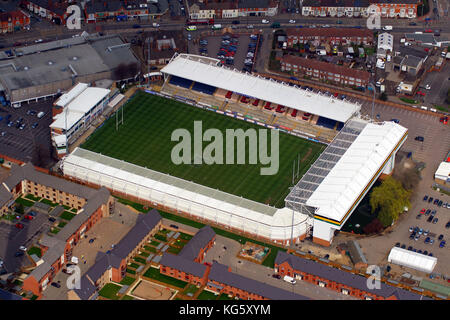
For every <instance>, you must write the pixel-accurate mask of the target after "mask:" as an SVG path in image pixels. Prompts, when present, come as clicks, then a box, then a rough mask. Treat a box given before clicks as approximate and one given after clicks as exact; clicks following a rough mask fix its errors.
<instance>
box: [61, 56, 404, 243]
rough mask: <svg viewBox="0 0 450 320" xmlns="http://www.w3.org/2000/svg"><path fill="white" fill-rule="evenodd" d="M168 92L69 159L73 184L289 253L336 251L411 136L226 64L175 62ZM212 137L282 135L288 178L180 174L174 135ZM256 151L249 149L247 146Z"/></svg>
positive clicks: (146, 100)
mask: <svg viewBox="0 0 450 320" xmlns="http://www.w3.org/2000/svg"><path fill="white" fill-rule="evenodd" d="M161 73H162V74H163V76H164V84H163V86H162V87H160V88H158V90H155V89H154V90H142V91H140V92H138V93H137V94H136V95H135V96H133V97H132V98H131V99H130V100H129V101H128V102H127V104H125V105H124V106H123V107H122V110H121V112H120V113H119V112H117V113H118V114H123V118H122V120H121V121H120V125H119V123H118V120H117V115H116V116H114V117H111V118H110V119H108V120H107V121H106V122H105V123H104V125H103V126H101V127H100V128H98V129H97V130H96V131H95V132H94V133H93V134H92V135H91V136H90V137H89V139H88V140H87V141H86V142H85V143H84V144H82V145H81V147H78V148H76V149H75V150H74V151H73V152H72V153H71V154H69V155H68V156H67V157H66V158H65V159H64V161H63V164H62V169H63V172H64V175H65V176H67V177H69V178H71V179H73V180H77V181H80V182H82V183H87V184H91V185H96V186H105V187H107V188H108V189H110V190H111V191H112V192H113V194H116V195H119V196H123V197H126V198H128V199H132V200H135V201H137V202H140V203H144V204H148V205H150V206H154V207H157V208H160V209H162V210H167V211H170V212H175V213H178V214H181V215H185V216H188V217H191V218H194V219H196V220H200V221H203V222H206V223H211V224H214V225H217V226H220V227H222V228H225V229H228V230H231V231H235V232H238V233H244V234H246V235H249V236H253V237H256V238H260V239H263V240H266V241H272V242H276V243H282V244H292V243H296V242H298V241H300V240H302V239H304V238H306V237H307V236H312V238H313V241H314V242H316V243H319V244H321V245H330V244H331V242H332V240H333V237H334V234H335V232H336V230H340V229H341V227H342V226H343V225H344V224H345V222H346V221H347V219H348V218H349V217H350V215H351V214H352V212H353V211H354V209H355V208H356V206H357V205H358V204H359V202H360V201H361V200H362V198H363V197H364V195H365V194H366V193H367V192H368V191H369V190H370V188H371V186H372V185H373V184H374V183H375V181H376V180H377V179H378V177H379V176H380V175H381V174H390V173H391V172H392V170H393V167H394V161H395V154H396V152H397V151H398V150H399V148H400V147H401V146H402V144H403V143H404V141H405V140H406V138H407V133H408V132H407V129H406V128H404V127H402V126H400V125H398V124H396V123H394V122H372V121H370V120H368V119H364V118H363V117H362V116H361V115H360V105H358V104H355V103H351V102H349V101H346V100H345V99H339V98H336V97H330V96H326V95H323V94H317V93H314V92H311V91H309V90H308V89H307V88H306V89H305V88H301V87H298V86H292V85H289V84H286V83H281V82H278V81H275V80H273V79H267V78H263V77H260V76H255V75H252V74H248V73H242V72H240V71H237V70H233V69H229V68H227V67H225V66H222V65H221V64H220V61H219V60H218V59H214V58H206V57H203V56H196V55H189V54H176V55H174V57H173V58H172V60H171V61H170V62H169V63H168V64H167V65H166V66H165V67H164V68H163V69H162V70H161ZM197 120H201V121H202V123H203V126H204V128H205V129H207V128H216V129H219V130H220V131H222V132H223V131H224V130H226V129H229V128H241V129H243V130H246V129H249V128H269V129H273V130H279V132H280V138H279V139H280V147H279V155H280V156H279V158H280V159H279V163H280V164H279V170H278V173H277V174H275V175H272V176H261V175H260V174H259V169H260V168H261V165H249V164H244V165H242V164H239V165H238V164H234V165H217V164H214V165H190V164H181V165H175V164H173V163H172V162H171V161H170V150H171V149H172V147H173V146H174V144H175V142H172V141H171V139H170V134H171V133H172V132H173V130H175V129H177V128H185V129H187V130H188V131H190V132H191V131H192V126H193V122H194V121H197ZM246 150H247V149H246Z"/></svg>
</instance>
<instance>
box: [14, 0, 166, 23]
mask: <svg viewBox="0 0 450 320" xmlns="http://www.w3.org/2000/svg"><path fill="white" fill-rule="evenodd" d="M70 5H77V6H79V8H80V10H81V12H82V13H83V15H84V16H82V17H81V18H82V19H84V20H85V21H86V22H87V23H94V22H97V21H106V20H117V21H126V20H135V19H139V20H141V19H142V20H149V19H155V18H159V17H160V16H161V15H163V14H165V13H166V12H167V10H168V8H169V5H168V2H167V0H159V1H156V2H155V1H152V2H149V1H147V0H108V1H103V0H102V1H100V0H91V1H74V0H22V1H21V6H22V7H23V8H26V9H27V10H29V11H30V12H32V13H34V14H36V15H37V16H40V17H42V18H44V19H47V20H49V21H52V22H53V23H55V24H65V23H66V20H67V18H68V17H69V16H70V15H71V14H70V13H67V8H68V7H69V6H70Z"/></svg>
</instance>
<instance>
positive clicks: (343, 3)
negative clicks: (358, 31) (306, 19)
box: [302, 0, 421, 18]
mask: <svg viewBox="0 0 450 320" xmlns="http://www.w3.org/2000/svg"><path fill="white" fill-rule="evenodd" d="M419 4H421V1H420V0H304V1H303V6H302V15H304V16H314V17H338V18H339V17H356V18H358V17H364V18H367V17H368V16H369V15H371V14H374V13H376V12H379V13H380V15H381V17H383V18H416V17H417V8H418V6H419Z"/></svg>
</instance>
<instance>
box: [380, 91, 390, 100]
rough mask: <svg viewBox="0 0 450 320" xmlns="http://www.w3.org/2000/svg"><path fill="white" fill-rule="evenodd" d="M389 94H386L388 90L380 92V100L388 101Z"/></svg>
mask: <svg viewBox="0 0 450 320" xmlns="http://www.w3.org/2000/svg"><path fill="white" fill-rule="evenodd" d="M387 98H388V97H387V94H386V92H382V93H381V94H380V100H381V101H386V100H387Z"/></svg>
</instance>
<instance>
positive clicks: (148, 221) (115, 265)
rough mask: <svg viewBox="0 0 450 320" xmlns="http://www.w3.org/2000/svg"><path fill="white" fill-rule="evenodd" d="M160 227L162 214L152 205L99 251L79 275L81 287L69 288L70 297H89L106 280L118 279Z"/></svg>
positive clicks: (96, 294)
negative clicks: (107, 249)
mask: <svg viewBox="0 0 450 320" xmlns="http://www.w3.org/2000/svg"><path fill="white" fill-rule="evenodd" d="M160 229H161V215H160V214H159V213H158V211H157V210H155V209H153V210H151V211H149V212H148V213H146V214H142V215H139V216H138V219H137V220H136V224H135V225H134V227H133V228H132V229H131V230H130V231H129V232H128V233H127V234H126V235H125V236H124V237H123V238H122V239H121V240H120V242H119V243H118V244H117V245H116V246H115V247H114V249H113V250H111V252H109V253H99V255H98V257H97V260H96V262H95V264H94V265H93V266H92V267H91V268H90V269H89V270H88V271H87V272H86V273H85V274H84V275H83V277H82V278H81V288H80V289H75V290H71V291H70V292H69V299H77V300H91V299H95V298H96V297H97V296H98V291H99V290H100V289H101V288H102V287H103V286H104V285H105V284H107V283H109V282H111V281H114V282H120V281H122V279H123V278H124V277H125V275H126V268H127V265H128V263H130V262H131V260H132V258H133V257H134V256H135V255H136V254H138V252H139V251H140V250H141V249H142V248H143V247H144V246H145V245H146V244H147V243H148V241H149V240H150V237H152V236H153V235H154V234H155V233H156V232H157V231H158V230H160Z"/></svg>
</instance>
